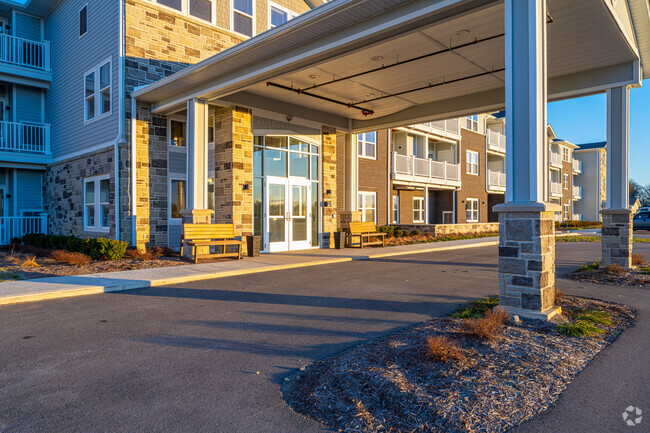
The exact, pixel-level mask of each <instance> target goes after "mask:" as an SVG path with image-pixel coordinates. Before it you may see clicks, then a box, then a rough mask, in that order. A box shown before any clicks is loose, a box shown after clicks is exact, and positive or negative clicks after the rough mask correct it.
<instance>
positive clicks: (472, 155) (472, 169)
mask: <svg viewBox="0 0 650 433" xmlns="http://www.w3.org/2000/svg"><path fill="white" fill-rule="evenodd" d="M466 155H467V162H466V172H467V174H474V175H477V176H478V152H474V151H471V150H468V151H467V153H466Z"/></svg>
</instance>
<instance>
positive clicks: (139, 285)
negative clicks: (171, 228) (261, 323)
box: [0, 241, 499, 306]
mask: <svg viewBox="0 0 650 433" xmlns="http://www.w3.org/2000/svg"><path fill="white" fill-rule="evenodd" d="M498 244H499V241H487V242H476V243H472V244H466V245H451V246H440V247H431V248H426V249H421V250H413V251H400V252H393V253H380V254H369V255H363V256H356V257H336V258H331V259H323V260H314V261H311V262H304V263H292V264H286V265H271V266H261V267H259V268H251V269H240V270H234V271H223V272H206V273H202V274H194V275H185V276H182V277H170V278H160V279H156V280H135V281H132V282H128V281H125V282H124V283H119V284H108V285H99V284H97V285H79V286H77V288H75V289H69V290H59V291H52V292H44V293H33V294H25V295H14V296H5V297H0V306H3V305H13V304H22V303H27V302H37V301H49V300H53V299H63V298H71V297H76V296H85V295H97V294H100V293H111V292H121V291H125V290H135V289H144V288H148V287H159V286H167V285H171V284H181V283H189V282H194V281H202V280H212V279H218V278H227V277H236V276H240V275H250V274H259V273H263V272H272V271H281V270H286V269H296V268H306V267H310V266H321V265H330V264H334V263H344V262H353V261H361V260H372V259H378V258H383V257H395V256H405V255H410V254H421V253H431V252H436V251H451V250H460V249H466V248H478V247H487V246H494V245H498ZM106 274H110V273H106ZM107 278H110V277H107ZM27 281H29V280H27ZM52 284H55V283H52Z"/></svg>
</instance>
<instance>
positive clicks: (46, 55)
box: [43, 41, 51, 72]
mask: <svg viewBox="0 0 650 433" xmlns="http://www.w3.org/2000/svg"><path fill="white" fill-rule="evenodd" d="M43 68H45V70H46V71H48V72H50V70H51V69H50V41H43Z"/></svg>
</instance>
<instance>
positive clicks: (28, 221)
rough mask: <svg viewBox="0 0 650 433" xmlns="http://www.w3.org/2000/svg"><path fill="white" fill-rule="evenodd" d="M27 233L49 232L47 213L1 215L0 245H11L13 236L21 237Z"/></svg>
mask: <svg viewBox="0 0 650 433" xmlns="http://www.w3.org/2000/svg"><path fill="white" fill-rule="evenodd" d="M27 233H43V234H47V214H46V213H42V214H40V215H39V216H21V217H0V245H9V243H10V242H11V240H12V239H13V238H21V237H23V236H25V235H26V234H27Z"/></svg>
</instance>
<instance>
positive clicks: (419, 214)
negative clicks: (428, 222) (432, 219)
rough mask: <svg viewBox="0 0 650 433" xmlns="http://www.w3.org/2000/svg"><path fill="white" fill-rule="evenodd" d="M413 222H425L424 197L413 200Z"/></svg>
mask: <svg viewBox="0 0 650 433" xmlns="http://www.w3.org/2000/svg"><path fill="white" fill-rule="evenodd" d="M413 222H414V223H423V222H424V198H422V197H414V198H413Z"/></svg>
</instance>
